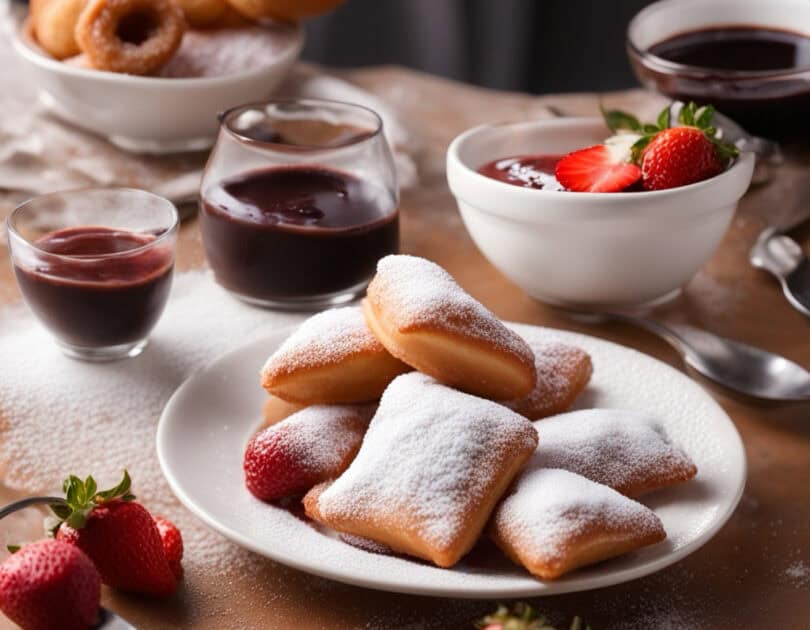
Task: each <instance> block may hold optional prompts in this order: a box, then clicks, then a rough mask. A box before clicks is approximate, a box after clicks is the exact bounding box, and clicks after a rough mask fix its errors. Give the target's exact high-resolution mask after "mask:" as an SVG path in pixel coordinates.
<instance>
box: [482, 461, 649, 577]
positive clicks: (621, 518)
mask: <svg viewBox="0 0 810 630" xmlns="http://www.w3.org/2000/svg"><path fill="white" fill-rule="evenodd" d="M492 523H493V527H494V528H495V530H496V532H497V535H498V537H499V538H502V539H504V540H506V541H508V542H509V543H510V544H511V545H512V546H514V547H516V548H518V549H519V550H520V551H521V553H525V554H526V555H527V556H528V557H532V558H538V559H542V560H541V561H542V562H543V563H556V562H564V561H565V559H566V556H567V555H568V554H569V552H570V547H571V546H572V545H574V544H576V541H577V539H578V537H580V536H583V535H586V534H587V532H590V531H596V532H599V533H605V534H608V533H610V534H631V535H633V536H634V537H635V536H638V537H639V538H644V537H648V536H654V535H655V534H656V533H659V532H661V531H662V530H663V526H662V525H661V521H660V520H659V519H658V517H657V516H656V515H655V513H654V512H653V511H652V510H650V509H648V508H647V507H645V506H643V505H642V504H641V503H637V502H635V501H633V500H632V499H628V498H627V497H625V496H623V495H621V494H619V493H618V492H616V491H615V490H612V489H610V488H608V487H607V486H604V485H602V484H598V483H595V482H593V481H590V480H588V479H586V478H585V477H581V476H580V475H576V474H574V473H571V472H568V471H566V470H560V469H555V468H535V469H532V470H530V471H528V472H526V473H525V474H523V475H522V476H521V477H520V479H519V480H518V482H517V484H516V486H515V489H514V492H513V493H512V494H511V495H509V496H508V497H507V498H506V499H504V500H503V502H502V503H501V505H500V506H499V507H498V509H497V510H496V511H495V514H494V516H493V520H492Z"/></svg>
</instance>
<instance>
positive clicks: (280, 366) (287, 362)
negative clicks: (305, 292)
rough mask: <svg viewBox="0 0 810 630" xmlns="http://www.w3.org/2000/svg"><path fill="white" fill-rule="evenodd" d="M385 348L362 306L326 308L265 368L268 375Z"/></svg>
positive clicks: (301, 327) (305, 323) (336, 361)
mask: <svg viewBox="0 0 810 630" xmlns="http://www.w3.org/2000/svg"><path fill="white" fill-rule="evenodd" d="M368 352H385V349H384V348H383V346H382V344H381V343H380V342H379V341H377V338H376V337H375V336H374V335H373V334H372V333H371V331H370V330H369V329H368V326H366V320H365V319H364V318H363V312H362V310H361V309H360V307H359V306H346V307H344V308H335V309H331V310H328V311H323V312H322V313H318V314H317V315H313V316H312V317H310V318H309V319H307V320H306V321H305V322H303V323H302V324H301V325H300V326H299V327H298V329H297V330H296V331H295V332H294V333H293V334H292V335H290V336H289V337H288V338H287V340H286V341H285V342H284V343H283V344H281V347H280V348H279V349H278V350H277V351H276V352H274V353H273V354H272V356H270V358H269V359H268V360H267V363H265V365H264V367H263V368H262V375H263V376H266V377H272V376H276V375H278V374H289V373H290V372H292V371H295V370H298V369H306V368H312V367H317V366H321V365H331V364H337V363H340V362H341V361H343V360H345V359H347V358H348V357H350V356H353V355H356V354H361V353H368Z"/></svg>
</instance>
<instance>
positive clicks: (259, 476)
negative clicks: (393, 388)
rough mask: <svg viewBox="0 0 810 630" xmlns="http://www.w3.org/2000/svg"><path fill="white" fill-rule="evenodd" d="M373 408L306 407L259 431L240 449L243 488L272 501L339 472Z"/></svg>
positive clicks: (356, 447)
mask: <svg viewBox="0 0 810 630" xmlns="http://www.w3.org/2000/svg"><path fill="white" fill-rule="evenodd" d="M373 412H374V406H373V405H364V406H345V407H340V406H335V407H332V408H330V409H325V408H321V407H319V406H312V407H307V408H306V409H302V410H301V411H299V412H297V413H294V414H293V415H291V416H289V417H287V418H285V419H284V420H283V421H282V422H279V423H277V424H274V425H271V426H269V427H267V428H266V429H264V430H262V431H260V432H259V433H257V434H256V435H254V436H253V438H252V439H251V440H250V442H248V445H247V448H246V449H245V457H244V461H243V468H244V471H245V484H246V485H247V488H248V490H250V492H251V493H253V495H254V496H255V497H256V498H258V499H261V500H262V501H274V500H276V499H281V498H283V497H287V496H291V495H296V494H303V493H304V492H306V491H307V490H309V489H310V488H312V487H313V486H315V485H316V484H319V483H321V482H322V481H326V480H328V479H334V478H336V477H338V476H340V474H341V473H342V472H343V471H344V470H346V468H347V467H348V465H349V464H350V463H351V461H352V459H353V458H354V456H355V455H356V454H357V451H358V450H359V448H360V443H361V442H362V441H363V436H364V435H365V433H366V429H367V428H368V423H369V420H370V419H371V416H372V414H373Z"/></svg>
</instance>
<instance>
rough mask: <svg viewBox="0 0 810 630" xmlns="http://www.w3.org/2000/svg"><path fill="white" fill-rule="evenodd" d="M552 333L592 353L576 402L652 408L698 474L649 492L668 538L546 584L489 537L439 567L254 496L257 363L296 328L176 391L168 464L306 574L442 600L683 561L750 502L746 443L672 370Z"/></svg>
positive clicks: (579, 585)
mask: <svg viewBox="0 0 810 630" xmlns="http://www.w3.org/2000/svg"><path fill="white" fill-rule="evenodd" d="M518 330H519V328H518ZM554 332H555V333H556V334H558V336H559V337H560V338H561V339H562V340H564V341H567V342H570V343H572V344H576V345H578V346H580V347H582V348H584V349H585V350H587V351H588V352H589V353H590V354H591V356H592V357H593V360H594V375H593V379H592V381H591V383H590V384H589V386H588V388H587V390H586V391H585V392H584V393H583V394H582V396H581V397H580V399H579V401H578V404H577V407H578V408H586V407H614V408H616V407H619V408H630V409H638V410H645V411H649V412H652V413H654V414H655V415H657V416H658V417H660V418H661V420H662V422H663V424H664V426H665V427H666V430H667V432H668V433H669V435H670V436H671V437H672V439H673V440H674V441H675V442H677V443H678V444H680V445H681V446H682V447H683V448H684V449H685V450H686V451H687V452H688V453H689V455H691V457H692V458H693V459H694V460H695V463H696V464H697V466H698V470H699V472H698V476H697V478H696V479H695V480H693V481H691V482H689V483H686V484H682V485H681V486H679V487H676V488H672V489H669V490H665V491H662V492H658V493H655V494H653V495H651V496H650V497H649V498H648V499H645V503H646V504H647V505H648V506H650V507H651V508H652V509H654V510H655V512H656V513H657V514H658V516H659V517H660V518H661V520H662V521H663V523H664V527H665V528H666V531H667V533H668V538H667V540H666V541H664V542H663V543H661V544H658V545H655V546H653V547H648V548H647V549H644V550H641V551H638V552H635V553H631V554H628V555H625V556H622V557H621V558H617V559H614V560H610V561H608V562H604V563H602V564H599V565H596V566H594V567H590V568H587V569H583V570H580V571H576V572H574V573H571V574H569V575H568V576H565V577H563V578H562V579H560V580H556V581H553V582H543V581H540V580H537V579H534V578H533V577H531V576H530V575H529V574H528V573H526V572H525V571H524V570H523V569H521V568H520V567H518V566H516V565H514V564H512V563H511V562H509V561H508V560H506V559H505V558H504V557H502V556H501V554H500V553H499V552H498V551H497V549H495V548H494V547H492V546H491V545H489V544H486V543H484V544H482V545H479V547H477V548H476V549H474V550H473V552H472V553H471V554H470V555H469V556H467V558H465V559H464V560H462V562H461V563H460V564H458V565H457V566H456V567H454V568H453V569H439V568H437V567H434V566H431V565H429V564H427V563H424V562H421V561H417V560H412V559H408V558H405V557H396V556H386V555H379V554H374V553H370V552H367V551H363V550H361V549H358V548H355V547H352V546H350V545H348V544H345V543H343V542H341V541H340V540H338V539H337V538H335V537H334V536H333V535H330V534H328V533H326V532H325V531H324V530H321V529H319V528H318V527H317V526H314V525H312V524H310V523H308V522H307V521H306V520H304V519H303V518H302V517H301V516H300V514H298V515H296V514H294V513H293V512H291V511H288V510H285V509H282V508H280V507H276V506H273V505H268V504H265V503H262V502H260V501H258V500H256V499H255V498H253V496H252V495H251V494H250V493H249V492H248V491H247V490H246V489H245V486H244V484H243V481H242V452H243V449H244V446H245V444H246V442H247V440H248V439H249V437H250V436H251V435H252V433H253V432H254V431H255V430H256V428H257V426H258V425H259V424H260V423H261V407H262V403H263V402H264V400H265V396H266V395H265V393H264V391H263V390H262V388H261V387H260V386H259V384H258V380H259V377H258V372H259V369H260V367H261V366H262V364H263V363H264V361H265V359H266V358H267V356H268V355H269V354H270V353H271V352H272V351H273V350H274V349H275V348H277V347H278V345H279V344H280V343H281V342H282V341H283V340H284V339H285V338H286V337H287V335H288V334H289V333H290V330H289V329H286V330H279V331H277V332H276V333H275V334H273V335H272V336H270V337H268V338H267V339H264V340H261V341H259V342H255V343H252V344H250V345H247V346H245V347H243V348H240V349H238V350H235V351H233V352H230V353H228V354H226V355H224V356H222V357H221V358H219V359H218V360H216V361H214V362H213V363H212V364H211V365H209V366H208V367H206V368H204V369H202V370H201V371H199V372H198V373H197V374H195V375H194V376H192V377H191V378H190V379H189V380H187V381H186V382H185V383H184V384H183V385H182V386H181V387H180V388H179V389H178V390H177V391H176V392H175V394H174V396H172V398H171V400H169V402H168V404H167V405H166V408H165V410H164V412H163V415H162V417H161V419H160V424H159V426H158V432H157V450H158V457H159V458H160V464H161V466H162V468H163V473H164V474H165V475H166V478H167V479H168V481H169V484H170V485H171V487H172V489H173V491H174V492H175V494H176V495H177V497H178V498H179V499H180V501H182V502H183V504H185V506H186V507H188V509H190V510H191V511H192V512H194V513H195V514H196V515H197V516H198V517H199V518H201V519H202V520H203V521H204V522H205V523H207V524H208V525H209V526H210V527H212V528H214V529H215V530H217V531H219V532H221V533H222V534H223V535H225V536H227V537H228V538H230V539H231V540H233V541H235V542H236V543H238V544H240V545H242V546H244V547H246V548H248V549H251V550H253V551H255V552H256V553H259V554H262V555H264V556H267V557H269V558H272V559H274V560H277V561H278V562H281V563H284V564H287V565H289V566H292V567H295V568H297V569H300V570H302V571H306V572H309V573H314V574H316V575H321V576H324V577H328V578H332V579H334V580H338V581H341V582H347V583H350V584H356V585H359V586H365V587H369V588H376V589H383V590H389V591H398V592H403V593H415V594H422V595H435V596H442V597H464V598H511V597H527V596H533V595H550V594H553V593H566V592H572V591H583V590H588V589H594V588H601V587H604V586H608V585H611V584H617V583H619V582H625V581H627V580H632V579H635V578H638V577H641V576H643V575H647V574H649V573H653V572H654V571H658V570H660V569H662V568H664V567H666V566H668V565H670V564H672V563H674V562H677V561H678V560H680V559H681V558H683V557H685V556H686V555H688V554H690V553H691V552H693V551H695V550H696V549H698V548H699V547H700V546H701V545H703V544H704V543H705V542H706V541H708V540H709V539H710V538H711V537H712V536H713V535H714V534H715V533H716V532H717V531H718V530H719V529H720V527H721V526H722V525H723V523H725V522H726V520H727V519H728V517H729V516H730V515H731V513H732V512H733V511H734V508H735V506H736V505H737V502H738V501H739V499H740V496H741V494H742V490H743V486H744V484H745V452H744V450H743V445H742V441H741V440H740V436H739V434H738V433H737V431H736V429H735V428H734V425H733V424H732V422H731V420H730V419H729V418H728V416H727V415H726V414H725V412H724V411H723V410H722V409H721V408H720V406H719V405H718V404H717V403H716V402H714V400H713V399H712V398H711V397H710V396H709V395H708V394H706V393H705V392H704V391H703V390H702V389H701V388H700V387H699V386H698V385H696V384H695V383H693V382H692V381H691V380H690V379H688V378H687V377H686V376H684V375H683V374H681V373H680V372H678V371H676V370H674V369H672V368H671V367H669V366H667V365H665V364H663V363H661V362H659V361H657V360H655V359H652V358H650V357H648V356H646V355H643V354H641V353H639V352H636V351H634V350H631V349H628V348H625V347H623V346H619V345H616V344H613V343H609V342H607V341H603V340H600V339H596V338H593V337H587V336H584V335H578V334H574V333H568V332H563V331H554Z"/></svg>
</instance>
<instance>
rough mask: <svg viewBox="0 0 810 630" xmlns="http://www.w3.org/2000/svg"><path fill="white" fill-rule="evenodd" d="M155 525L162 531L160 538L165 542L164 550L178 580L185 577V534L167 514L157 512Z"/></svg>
mask: <svg viewBox="0 0 810 630" xmlns="http://www.w3.org/2000/svg"><path fill="white" fill-rule="evenodd" d="M153 518H154V519H155V525H157V528H158V532H159V533H160V540H161V542H162V543H163V552H164V553H165V554H166V560H168V561H169V566H170V567H171V568H172V573H174V577H176V578H177V579H178V580H181V579H182V578H183V565H182V564H181V561H182V560H183V536H182V535H181V534H180V530H179V529H177V526H176V525H175V524H174V523H172V522H171V521H170V520H169V519H167V518H166V517H165V516H160V515H159V514H155V516H154V517H153Z"/></svg>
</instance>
